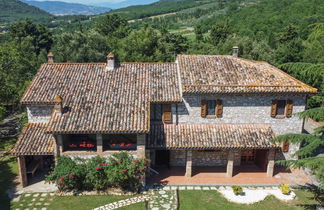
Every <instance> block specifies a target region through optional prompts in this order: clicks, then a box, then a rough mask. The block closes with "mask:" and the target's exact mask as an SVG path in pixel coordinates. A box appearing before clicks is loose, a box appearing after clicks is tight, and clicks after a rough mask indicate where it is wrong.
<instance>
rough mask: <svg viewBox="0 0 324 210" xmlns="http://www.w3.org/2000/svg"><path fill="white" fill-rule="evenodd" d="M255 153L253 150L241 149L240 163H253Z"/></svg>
mask: <svg viewBox="0 0 324 210" xmlns="http://www.w3.org/2000/svg"><path fill="white" fill-rule="evenodd" d="M255 154H256V153H255V150H243V151H242V153H241V164H254V163H255Z"/></svg>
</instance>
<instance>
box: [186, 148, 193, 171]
mask: <svg viewBox="0 0 324 210" xmlns="http://www.w3.org/2000/svg"><path fill="white" fill-rule="evenodd" d="M185 176H186V177H191V176H192V151H191V150H187V151H186V174H185Z"/></svg>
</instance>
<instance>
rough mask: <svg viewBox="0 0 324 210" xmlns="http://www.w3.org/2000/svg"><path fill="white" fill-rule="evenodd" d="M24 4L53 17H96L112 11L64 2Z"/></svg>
mask: <svg viewBox="0 0 324 210" xmlns="http://www.w3.org/2000/svg"><path fill="white" fill-rule="evenodd" d="M22 2H24V3H26V4H28V5H31V6H35V7H38V8H40V9H42V10H44V11H46V12H48V13H51V14H53V15H95V14H100V13H104V12H108V11H110V10H111V9H110V8H107V7H97V6H90V5H84V4H77V3H67V2H62V1H32V0H31V1H29V0H22Z"/></svg>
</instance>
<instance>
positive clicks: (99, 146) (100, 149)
mask: <svg viewBox="0 0 324 210" xmlns="http://www.w3.org/2000/svg"><path fill="white" fill-rule="evenodd" d="M96 139H97V153H98V154H99V155H101V156H102V152H103V146H102V134H97V135H96Z"/></svg>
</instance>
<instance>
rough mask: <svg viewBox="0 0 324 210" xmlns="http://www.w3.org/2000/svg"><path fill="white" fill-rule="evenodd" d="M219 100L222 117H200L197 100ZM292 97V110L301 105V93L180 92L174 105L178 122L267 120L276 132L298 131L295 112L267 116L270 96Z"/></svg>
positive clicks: (299, 127) (253, 121) (295, 110)
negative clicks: (231, 94) (280, 94)
mask: <svg viewBox="0 0 324 210" xmlns="http://www.w3.org/2000/svg"><path fill="white" fill-rule="evenodd" d="M215 99H222V100H223V117H222V118H215V117H214V118H209V117H207V118H202V117H201V100H215ZM275 99H276V100H280V99H291V100H293V114H294V113H297V112H301V111H303V110H304V109H305V102H306V99H305V97H298V96H286V97H281V96H217V95H215V96H183V101H184V102H183V103H181V104H179V105H178V119H179V123H268V124H271V126H272V129H273V131H274V132H275V133H276V134H285V133H301V131H302V120H300V119H299V118H298V117H297V116H293V117H291V118H283V119H276V118H272V117H271V116H270V111H271V102H272V100H275ZM174 110H175V109H172V111H174Z"/></svg>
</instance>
